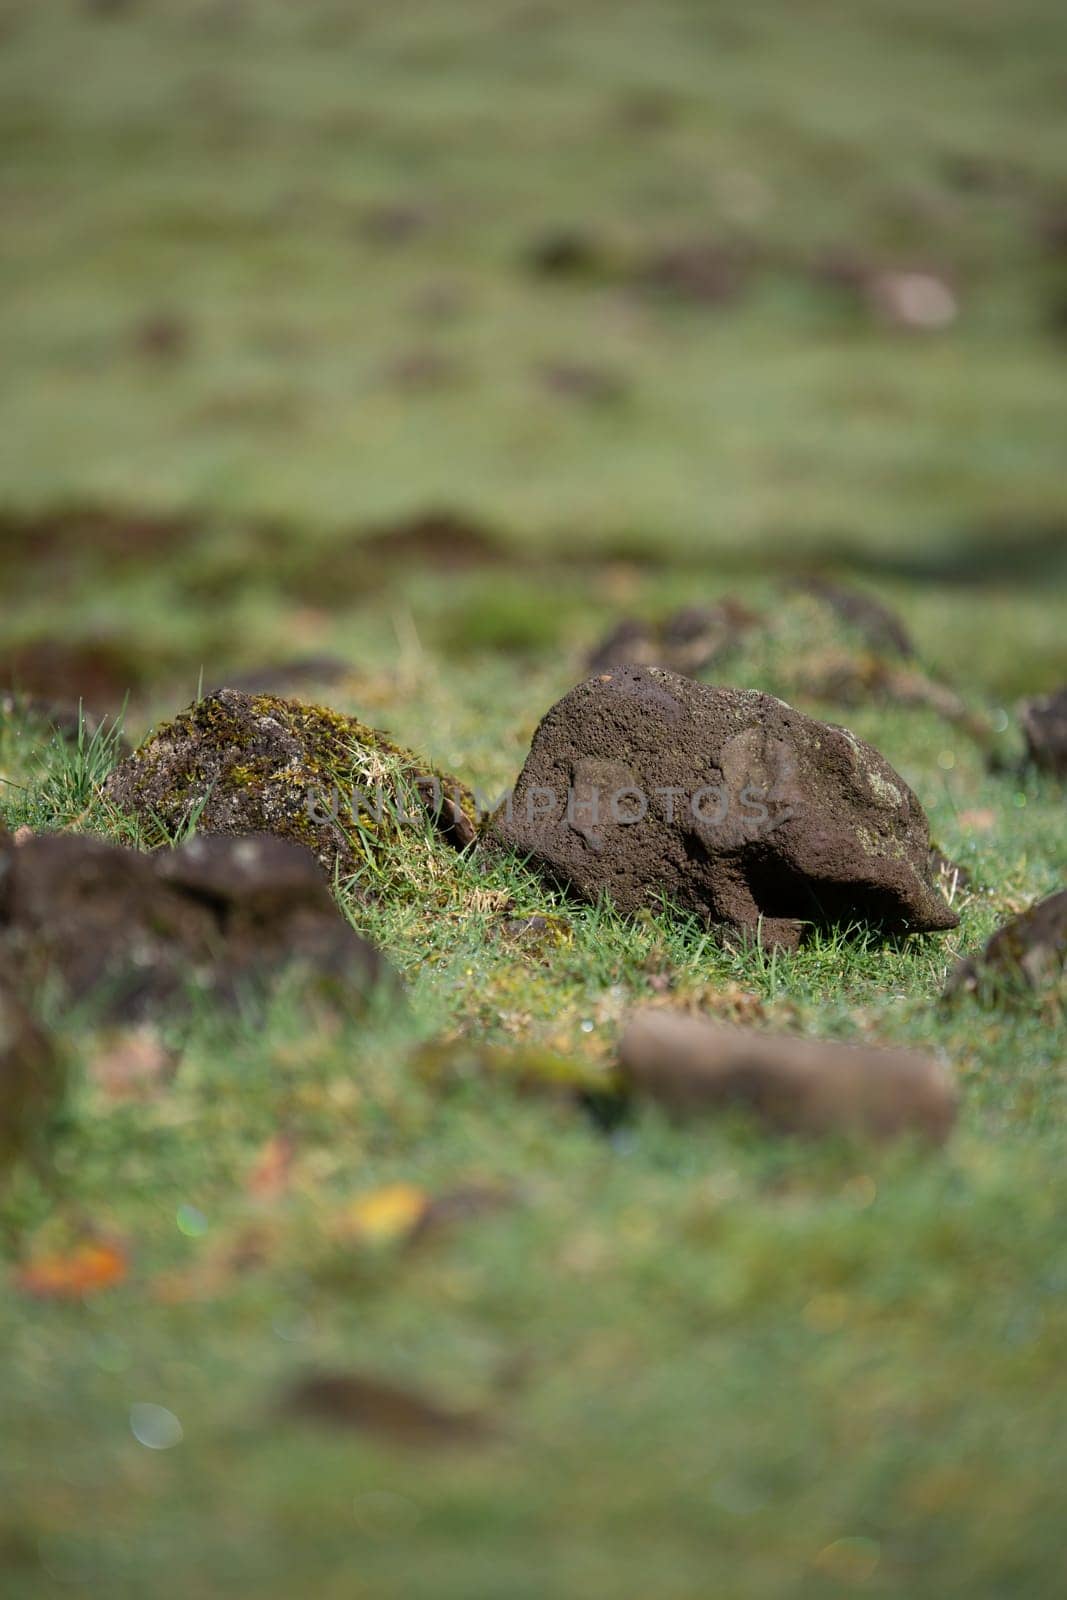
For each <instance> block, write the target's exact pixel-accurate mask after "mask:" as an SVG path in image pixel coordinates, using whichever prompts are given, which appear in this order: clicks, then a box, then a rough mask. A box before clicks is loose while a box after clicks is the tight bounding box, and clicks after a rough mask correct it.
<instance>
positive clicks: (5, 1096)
mask: <svg viewBox="0 0 1067 1600" xmlns="http://www.w3.org/2000/svg"><path fill="white" fill-rule="evenodd" d="M62 1078H63V1074H62V1067H61V1064H60V1061H59V1058H58V1056H57V1055H56V1052H55V1049H54V1048H53V1045H52V1042H51V1040H50V1039H49V1037H48V1035H47V1034H46V1033H44V1032H43V1030H42V1029H41V1028H39V1027H38V1025H37V1024H36V1022H34V1020H33V1018H32V1017H31V1016H30V1014H29V1012H28V1011H27V1010H26V1008H25V1006H24V1005H23V1004H22V1002H21V1000H19V998H18V996H17V995H16V994H14V993H13V992H12V990H11V988H10V987H9V985H8V983H7V982H6V981H3V980H0V1178H2V1177H3V1174H4V1172H5V1170H6V1169H7V1167H8V1166H9V1165H10V1164H11V1163H12V1161H14V1160H15V1159H16V1157H18V1156H20V1155H24V1154H26V1153H27V1151H28V1150H29V1149H30V1148H31V1147H32V1145H33V1142H34V1139H35V1137H36V1135H37V1134H38V1132H39V1131H40V1129H41V1128H42V1126H43V1124H44V1123H45V1122H46V1121H47V1119H48V1116H49V1115H50V1113H51V1111H52V1109H53V1107H54V1105H55V1104H56V1102H57V1100H58V1099H59V1095H60V1091H61V1088H62Z"/></svg>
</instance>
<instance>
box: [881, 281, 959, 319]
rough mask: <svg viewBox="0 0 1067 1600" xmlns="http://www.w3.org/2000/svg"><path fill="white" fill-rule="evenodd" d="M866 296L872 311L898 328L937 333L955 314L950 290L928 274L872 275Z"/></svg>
mask: <svg viewBox="0 0 1067 1600" xmlns="http://www.w3.org/2000/svg"><path fill="white" fill-rule="evenodd" d="M869 294H870V300H871V304H872V306H873V307H874V309H875V311H876V312H877V313H878V314H879V315H880V316H881V317H882V318H883V319H884V320H885V321H886V322H889V323H891V324H893V325H894V326H895V327H898V328H908V329H914V330H916V331H918V332H921V333H938V332H940V331H941V330H942V329H944V328H948V327H950V326H951V325H952V323H954V322H955V320H956V318H957V316H958V315H959V309H960V308H959V301H958V300H957V298H956V295H955V292H954V290H953V289H952V288H951V286H950V285H949V284H948V283H947V282H946V281H945V279H944V278H940V277H937V276H936V275H935V274H934V273H932V272H879V273H876V274H875V276H874V277H873V278H872V279H871V283H870V287H869Z"/></svg>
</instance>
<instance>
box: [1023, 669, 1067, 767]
mask: <svg viewBox="0 0 1067 1600" xmlns="http://www.w3.org/2000/svg"><path fill="white" fill-rule="evenodd" d="M1019 716H1020V721H1021V722H1022V729H1023V736H1024V738H1025V739H1026V756H1027V760H1028V761H1029V762H1030V764H1031V766H1034V767H1037V768H1038V769H1039V771H1041V772H1051V773H1052V774H1053V775H1054V776H1055V777H1057V778H1067V684H1065V685H1064V687H1063V688H1062V689H1057V691H1056V692H1055V694H1045V695H1037V696H1036V697H1035V698H1034V699H1032V700H1024V701H1023V703H1022V705H1021V706H1020V708H1019Z"/></svg>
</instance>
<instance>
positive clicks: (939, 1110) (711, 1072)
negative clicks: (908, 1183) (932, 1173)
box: [619, 1009, 956, 1143]
mask: <svg viewBox="0 0 1067 1600" xmlns="http://www.w3.org/2000/svg"><path fill="white" fill-rule="evenodd" d="M619 1060H620V1068H621V1077H622V1081H623V1083H624V1085H625V1086H626V1087H627V1088H629V1090H630V1091H631V1093H633V1094H634V1095H635V1096H636V1097H638V1098H640V1099H648V1100H652V1101H654V1102H656V1103H657V1104H659V1105H661V1106H663V1107H664V1109H665V1110H667V1111H669V1112H671V1113H672V1114H673V1115H676V1116H680V1117H693V1116H700V1115H704V1114H713V1113H715V1112H722V1111H726V1110H730V1109H741V1110H746V1111H749V1112H751V1113H752V1114H753V1115H755V1116H756V1117H757V1118H758V1119H759V1120H760V1121H761V1122H764V1123H766V1124H767V1125H768V1127H770V1128H772V1129H774V1130H775V1131H777V1132H781V1133H796V1134H804V1135H828V1134H843V1135H855V1134H859V1135H861V1136H864V1137H869V1138H874V1139H890V1138H894V1137H898V1136H900V1135H903V1134H909V1133H910V1134H918V1135H920V1136H922V1137H924V1138H927V1139H932V1140H934V1141H935V1142H938V1143H940V1142H941V1141H942V1140H944V1139H945V1138H946V1137H947V1135H948V1133H949V1130H950V1129H951V1127H952V1124H953V1121H954V1120H955V1115H956V1093H955V1087H954V1085H953V1081H952V1078H951V1075H950V1074H949V1072H948V1070H947V1068H946V1067H945V1066H944V1065H943V1064H942V1063H941V1062H940V1061H938V1060H937V1059H936V1058H935V1057H933V1056H927V1055H922V1054H919V1053H918V1052H916V1051H912V1050H884V1049H875V1048H872V1047H870V1046H866V1045H863V1046H861V1045H848V1044H841V1043H839V1042H837V1041H835V1040H828V1039H799V1038H794V1037H790V1036H787V1035H779V1034H773V1033H765V1032H761V1031H759V1030H756V1029H751V1028H736V1027H731V1026H729V1025H726V1024H722V1023H713V1022H708V1021H705V1020H704V1019H703V1018H700V1017H695V1016H692V1015H690V1014H687V1013H684V1012H670V1011H665V1010H658V1009H657V1010H647V1011H643V1012H638V1013H637V1015H636V1016H635V1017H634V1018H633V1019H632V1020H631V1022H630V1024H629V1026H628V1027H627V1029H626V1031H625V1033H624V1034H623V1037H622V1040H621V1042H620V1045H619Z"/></svg>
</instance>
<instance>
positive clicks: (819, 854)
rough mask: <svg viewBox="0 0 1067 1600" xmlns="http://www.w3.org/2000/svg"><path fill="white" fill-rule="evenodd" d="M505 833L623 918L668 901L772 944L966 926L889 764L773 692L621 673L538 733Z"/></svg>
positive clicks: (656, 672)
mask: <svg viewBox="0 0 1067 1600" xmlns="http://www.w3.org/2000/svg"><path fill="white" fill-rule="evenodd" d="M490 833H491V837H492V838H493V839H495V840H496V841H497V843H498V844H500V845H502V846H503V847H505V848H507V849H509V850H511V851H514V852H516V853H517V854H519V855H522V856H525V857H528V858H529V860H530V864H531V865H532V866H533V867H534V868H535V869H537V870H539V871H540V872H541V873H542V874H543V876H544V877H545V878H547V879H548V880H549V881H550V882H552V883H554V884H557V885H559V886H561V887H563V888H566V889H569V890H571V891H572V892H574V893H576V894H578V895H580V896H581V897H582V898H584V899H587V900H594V901H595V900H596V899H598V898H599V897H600V896H602V895H607V896H608V897H609V898H610V899H611V900H613V901H614V902H615V904H616V905H617V906H618V907H619V908H620V909H621V910H622V911H625V912H636V911H639V910H641V909H643V908H646V907H649V906H662V905H664V904H669V905H671V906H675V907H677V908H679V909H680V910H681V911H683V912H688V913H690V914H695V915H697V916H699V917H701V918H702V919H704V920H706V921H707V922H714V923H724V924H727V925H728V926H730V927H733V928H735V929H739V930H742V931H744V932H745V933H747V934H751V935H753V936H760V937H762V940H763V942H764V943H768V944H781V945H786V946H795V945H796V944H797V942H798V940H799V937H800V935H801V932H802V930H803V927H804V925H805V924H806V923H813V924H817V925H821V926H827V925H831V924H835V923H854V922H864V923H867V924H869V925H873V926H877V927H880V928H882V929H884V930H885V931H890V932H898V933H919V932H928V931H938V930H942V929H946V928H954V927H955V926H956V925H957V921H958V919H957V917H956V916H955V914H954V913H953V912H952V911H951V910H950V908H949V907H948V906H947V905H946V903H945V901H944V899H943V898H942V896H941V895H940V894H939V893H938V892H937V890H936V889H935V888H934V886H933V884H932V883H931V881H930V872H929V850H930V836H929V826H928V824H927V820H926V817H925V815H924V813H923V810H922V807H921V806H920V805H919V802H918V800H917V799H916V798H915V796H914V794H913V793H912V792H911V790H910V789H909V788H908V786H907V784H905V783H904V781H903V779H902V778H901V777H900V776H899V775H898V774H897V773H896V772H895V771H894V770H893V768H892V767H891V766H890V765H889V763H888V762H887V761H886V760H885V759H884V758H883V757H882V756H880V755H879V754H878V752H877V751H876V750H874V749H872V748H871V746H870V745H867V744H865V743H863V741H862V740H860V739H857V738H856V737H855V736H854V735H853V734H851V733H849V732H848V730H847V729H845V728H839V727H834V726H832V725H830V724H827V723H822V722H816V721H814V720H813V719H812V718H810V717H805V716H803V715H801V713H799V712H797V711H794V710H793V709H792V708H791V707H790V706H788V705H786V704H785V703H784V702H783V701H781V700H777V699H775V698H774V697H773V696H771V695H766V694H760V693H757V692H755V691H751V690H741V689H729V688H717V687H712V686H711V685H709V684H703V683H694V682H692V681H690V680H689V679H687V678H682V677H679V676H678V675H677V674H675V673H671V672H666V671H663V670H661V669H659V668H655V667H649V668H644V667H622V668H619V669H618V670H616V671H613V672H604V673H602V674H600V675H599V676H598V677H595V678H590V679H588V680H587V681H586V682H585V683H582V684H579V685H578V687H577V688H575V689H572V690H571V692H570V693H569V694H568V695H566V696H565V697H564V698H563V699H562V700H561V701H559V703H558V704H557V705H555V706H553V708H552V709H551V710H550V711H549V712H548V714H547V715H546V716H545V717H544V718H543V719H542V721H541V723H540V726H539V727H538V729H537V731H536V733H535V735H534V739H533V744H532V747H531V750H530V754H529V755H528V757H527V759H526V764H525V766H524V767H523V770H522V773H521V774H520V776H519V780H518V783H517V785H516V787H515V790H514V793H513V795H512V796H511V797H510V798H509V799H508V800H507V801H505V802H504V803H503V804H502V805H501V806H500V807H499V809H498V810H497V812H496V813H495V815H494V817H493V819H492V823H491V828H490Z"/></svg>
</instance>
